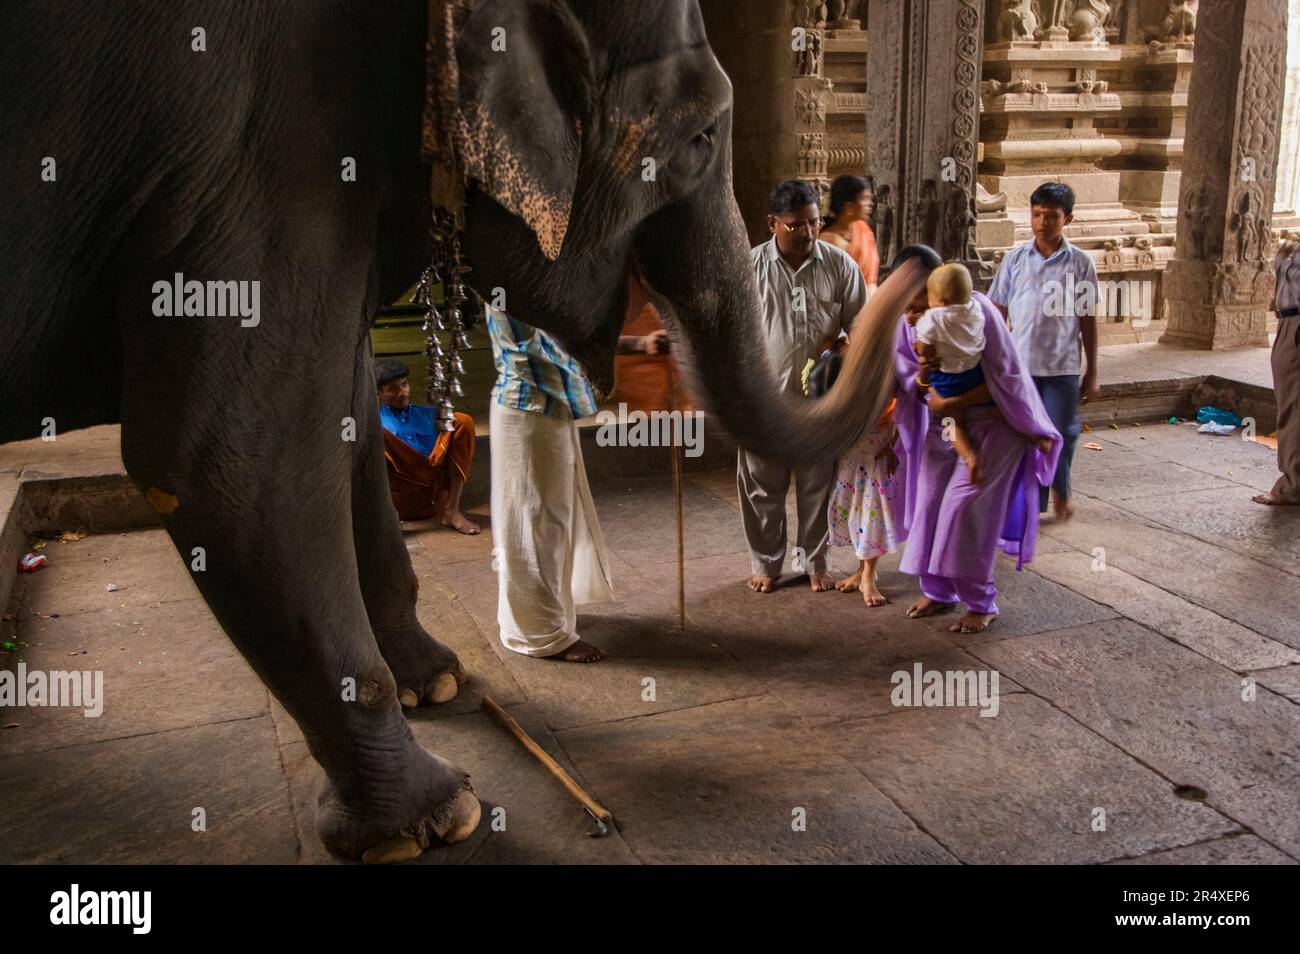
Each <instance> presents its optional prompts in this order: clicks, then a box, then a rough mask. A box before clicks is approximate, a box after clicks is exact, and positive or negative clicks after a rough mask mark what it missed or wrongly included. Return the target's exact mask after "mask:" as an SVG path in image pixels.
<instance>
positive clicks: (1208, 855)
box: [1111, 834, 1300, 865]
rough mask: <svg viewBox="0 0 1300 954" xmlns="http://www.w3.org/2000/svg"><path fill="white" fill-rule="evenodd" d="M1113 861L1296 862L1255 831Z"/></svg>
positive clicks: (1117, 863)
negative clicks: (1249, 833) (1250, 833)
mask: <svg viewBox="0 0 1300 954" xmlns="http://www.w3.org/2000/svg"><path fill="white" fill-rule="evenodd" d="M1111 864H1116V865H1295V864H1300V861H1296V860H1295V859H1294V858H1290V857H1288V856H1287V855H1286V854H1284V853H1283V852H1280V851H1278V850H1277V849H1276V848H1274V847H1273V846H1272V845H1270V844H1269V843H1268V842H1266V841H1264V840H1263V839H1261V838H1258V837H1257V836H1255V835H1245V834H1243V835H1229V836H1228V837H1226V838H1216V839H1214V840H1213V841H1205V842H1202V843H1201V844H1199V845H1187V846H1186V847H1185V848H1171V849H1169V850H1168V851H1157V852H1153V853H1152V854H1149V855H1143V856H1142V857H1140V858H1124V859H1122V860H1120V861H1113V862H1111Z"/></svg>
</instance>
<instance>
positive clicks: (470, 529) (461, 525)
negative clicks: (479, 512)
mask: <svg viewBox="0 0 1300 954" xmlns="http://www.w3.org/2000/svg"><path fill="white" fill-rule="evenodd" d="M442 525H443V526H444V527H451V528H452V529H453V530H458V531H459V532H461V533H463V534H465V535H466V536H470V537H472V536H474V535H475V534H476V533H482V532H483V528H482V527H480V526H479V525H478V524H477V523H475V522H474V521H473V520H471V519H469V517H467V516H465V515H464V514H463V513H461V512H460V511H459V510H452V511H449V512H447V513H445V514H443V515H442Z"/></svg>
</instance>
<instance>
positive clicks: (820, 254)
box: [736, 181, 867, 593]
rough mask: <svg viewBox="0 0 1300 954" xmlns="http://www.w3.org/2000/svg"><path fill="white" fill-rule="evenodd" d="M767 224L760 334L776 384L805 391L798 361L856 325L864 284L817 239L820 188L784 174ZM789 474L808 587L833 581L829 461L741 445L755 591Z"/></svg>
mask: <svg viewBox="0 0 1300 954" xmlns="http://www.w3.org/2000/svg"><path fill="white" fill-rule="evenodd" d="M767 227H768V231H770V232H771V233H772V238H771V239H770V240H768V241H767V242H764V243H763V244H762V245H759V246H757V247H756V248H754V249H753V251H752V252H750V262H751V264H752V265H753V266H754V277H755V278H756V279H757V281H758V294H759V298H760V299H761V302H762V322H763V324H762V329H761V334H762V339H763V343H764V345H765V346H766V350H767V357H768V361H769V362H770V363H771V365H772V369H773V370H774V371H775V372H776V377H777V381H778V383H779V384H780V386H781V388H782V389H783V390H784V391H786V392H787V393H789V394H794V395H798V396H802V395H803V384H802V378H803V371H804V368H805V367H806V366H807V364H808V362H809V360H812V359H815V358H817V357H818V355H819V354H820V353H821V348H822V347H823V346H824V345H825V344H826V343H827V342H829V341H831V340H833V339H835V338H837V337H839V335H840V333H841V332H844V331H847V330H848V329H849V328H850V326H852V324H853V319H854V318H856V317H857V315H858V312H859V311H861V310H862V306H863V305H865V304H866V303H867V285H866V281H865V280H864V279H863V277H862V272H861V271H860V270H859V268H858V266H857V263H856V262H854V261H853V259H852V258H850V257H849V256H848V255H846V254H845V253H844V252H842V251H840V250H839V249H838V248H836V247H835V246H834V245H831V244H829V243H827V242H821V241H818V239H817V233H818V232H819V231H820V229H821V213H820V210H819V203H818V196H817V190H816V189H814V188H813V187H812V186H810V185H809V184H808V183H806V182H798V181H790V182H783V183H781V184H780V185H779V186H777V187H776V189H774V190H773V192H772V197H771V199H770V200H769V202H768V216H767ZM792 473H793V475H794V481H795V514H796V517H797V518H798V527H797V529H796V532H795V540H796V546H797V548H798V551H800V552H799V554H798V555H797V557H796V563H799V562H802V563H803V569H805V570H806V571H807V573H808V578H809V582H810V583H811V585H812V589H813V592H815V593H820V592H823V591H824V590H829V589H831V587H832V584H831V579H830V575H829V574H828V573H827V571H826V569H827V568H826V557H827V553H826V551H827V541H828V538H829V530H828V528H827V522H826V501H827V497H828V495H829V492H830V484H831V480H832V478H833V477H834V473H835V461H834V460H827V461H820V462H818V463H816V464H800V465H798V466H795V467H791V466H789V465H788V464H786V463H785V461H781V460H774V459H772V458H767V457H759V456H758V455H757V454H753V453H750V452H749V451H747V450H746V449H745V448H743V447H742V448H740V451H739V454H738V460H737V464H736V487H737V490H738V491H739V494H740V518H741V524H742V525H743V526H744V529H745V541H746V543H747V544H748V545H749V555H750V562H751V564H752V569H753V574H754V575H753V576H751V577H750V578H749V582H748V584H747V585H748V586H749V588H750V589H751V590H753V591H754V592H756V593H770V592H771V591H772V586H773V584H774V583H775V582H776V579H777V577H778V576H779V575H780V573H781V567H782V565H783V564H784V562H785V549H786V529H785V497H786V493H787V491H788V490H789V487H790V475H791V474H792ZM800 558H801V559H800ZM796 569H797V567H796Z"/></svg>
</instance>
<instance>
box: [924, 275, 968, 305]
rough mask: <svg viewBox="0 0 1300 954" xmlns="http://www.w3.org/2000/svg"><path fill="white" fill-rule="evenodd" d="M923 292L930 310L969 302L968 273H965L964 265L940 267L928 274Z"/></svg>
mask: <svg viewBox="0 0 1300 954" xmlns="http://www.w3.org/2000/svg"><path fill="white" fill-rule="evenodd" d="M925 290H926V293H927V294H928V295H929V296H930V307H931V308H938V307H939V306H940V305H965V304H967V303H968V302H969V301H970V293H971V280H970V272H968V271H966V266H965V265H956V264H952V265H940V266H939V267H938V268H936V269H935V270H934V271H932V272H931V273H930V279H929V281H927V282H926V283H925Z"/></svg>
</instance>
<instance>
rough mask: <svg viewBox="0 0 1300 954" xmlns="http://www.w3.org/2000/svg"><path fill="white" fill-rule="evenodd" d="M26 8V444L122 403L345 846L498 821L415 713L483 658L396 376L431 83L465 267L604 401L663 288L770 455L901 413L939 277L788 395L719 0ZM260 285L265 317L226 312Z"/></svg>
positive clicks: (185, 538)
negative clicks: (451, 164) (440, 603)
mask: <svg viewBox="0 0 1300 954" xmlns="http://www.w3.org/2000/svg"><path fill="white" fill-rule="evenodd" d="M430 16H433V18H434V23H435V25H436V26H438V28H439V29H438V30H435V31H434V36H433V40H432V41H430V40H429V37H430V30H429V26H430ZM6 18H7V23H6V28H5V30H4V31H3V34H2V35H0V71H3V72H2V74H0V75H2V76H3V79H4V85H5V89H6V92H5V97H6V101H7V103H8V108H7V110H6V113H7V119H8V123H7V125H8V126H9V127H10V128H9V130H8V132H9V135H7V136H6V141H7V145H6V147H5V151H4V153H3V154H2V155H0V163H2V164H3V167H4V168H3V172H4V178H3V181H4V185H3V186H0V189H3V190H4V192H3V194H2V195H0V199H3V205H4V208H5V210H6V224H5V228H4V230H3V233H0V252H2V254H0V260H2V261H3V262H4V269H3V271H2V272H0V361H2V362H3V367H4V374H3V376H2V381H3V383H0V400H2V401H3V406H4V408H5V413H4V416H3V421H2V422H0V441H9V440H17V439H24V438H29V437H33V436H35V435H36V434H38V433H40V429H41V426H42V422H43V421H45V420H46V419H49V418H52V419H53V420H54V422H56V426H57V432H58V433H63V432H66V431H67V430H70V429H74V428H80V427H88V426H92V425H97V424H104V423H119V422H120V424H121V449H122V458H123V461H124V464H125V466H126V469H127V472H128V474H129V475H130V478H131V479H132V481H133V482H134V483H135V484H136V485H137V486H138V487H139V488H140V490H141V492H142V493H144V494H145V496H146V498H147V499H148V500H149V501H150V502H151V503H152V504H153V505H154V508H155V509H156V510H157V511H158V513H159V514H160V519H161V522H162V524H163V526H164V528H165V530H166V532H167V533H168V534H169V535H170V537H171V539H172V541H173V543H174V544H175V546H176V548H177V550H178V551H179V552H180V553H181V554H182V555H183V556H184V557H185V558H186V561H187V563H188V562H189V555H190V554H191V553H192V552H193V550H194V548H197V547H202V548H203V550H204V552H205V555H206V567H205V569H204V570H203V571H202V572H198V571H195V572H192V577H193V579H194V582H195V584H196V585H197V587H198V589H199V591H200V593H201V594H202V596H203V598H204V599H205V600H206V601H207V603H208V605H209V606H210V608H211V610H212V612H213V613H214V615H215V617H216V618H217V620H218V621H219V623H220V624H221V626H222V628H223V629H224V630H225V632H226V633H227V635H228V636H229V637H230V638H231V640H232V641H233V642H234V644H235V645H236V647H237V648H238V650H239V651H240V652H241V654H242V655H243V656H244V657H245V658H246V659H247V660H248V662H249V664H250V665H251V667H252V668H253V670H254V671H255V672H256V673H257V675H258V676H259V677H260V678H261V679H262V681H263V682H264V683H265V684H266V685H267V687H268V688H269V689H270V690H271V692H272V693H273V694H274V695H275V697H276V698H277V699H278V700H280V702H281V703H282V704H283V705H284V707H285V708H286V709H287V710H288V712H289V713H290V715H292V717H293V718H294V719H295V720H296V721H297V722H298V724H299V725H300V726H301V728H302V730H303V734H304V737H305V738H306V740H307V744H308V746H309V748H310V750H311V752H312V755H313V756H314V757H315V758H316V760H317V761H318V762H319V763H320V765H321V767H322V768H323V770H324V773H325V777H326V783H325V785H324V787H323V789H322V792H321V795H320V799H319V802H318V805H317V813H316V830H317V833H318V835H319V837H320V838H321V840H322V841H323V843H324V844H325V845H326V846H327V847H329V848H330V849H331V850H333V851H334V852H336V853H338V854H340V855H343V856H345V857H348V858H353V859H361V860H363V861H393V860H399V859H402V858H409V857H413V856H415V855H416V854H418V853H419V852H420V851H422V850H423V849H425V848H427V847H429V846H434V845H438V844H441V843H449V842H453V841H457V840H460V839H463V838H465V837H468V835H469V834H470V833H471V832H472V831H473V830H474V828H475V827H476V825H477V823H478V821H479V816H480V811H481V809H480V806H479V802H478V799H477V797H476V796H475V794H474V792H473V789H472V787H471V785H470V783H469V781H468V778H467V776H466V775H465V774H464V773H462V772H461V771H459V770H458V769H457V768H456V767H455V766H453V765H451V764H450V763H449V762H447V761H445V760H443V759H442V758H440V757H438V756H437V755H434V754H432V753H430V752H428V751H426V750H425V749H424V748H423V747H422V746H420V745H419V744H418V743H417V742H416V741H415V739H414V737H413V735H412V733H411V730H410V728H409V726H408V724H407V721H406V719H405V715H404V712H403V707H404V706H406V707H410V706H412V705H417V704H429V703H438V702H443V701H446V700H447V699H449V698H451V697H453V696H454V695H455V694H456V692H457V689H458V686H459V684H460V682H461V681H462V680H463V679H464V677H465V673H464V671H463V669H462V667H461V665H460V663H459V661H458V660H457V658H456V656H455V654H454V653H453V652H452V651H450V650H449V649H447V648H446V647H444V646H443V645H442V644H440V643H439V642H437V640H436V639H435V638H434V637H433V636H431V635H430V634H429V633H428V632H426V631H425V629H424V628H423V627H422V625H421V624H420V622H419V621H418V619H417V618H416V612H415V604H416V592H417V581H416V577H415V574H414V572H413V570H412V568H411V563H410V558H409V555H408V553H407V551H406V548H405V546H404V544H403V540H402V536H401V530H400V527H399V524H398V519H397V515H396V513H395V511H394V510H393V507H392V504H391V502H390V498H389V495H388V489H387V479H386V474H385V470H384V458H383V446H382V437H381V433H380V427H379V414H378V405H377V399H376V392H375V386H374V379H373V373H372V371H371V357H370V344H369V328H370V325H371V322H372V320H373V316H374V315H375V313H376V309H377V307H378V306H379V305H380V304H381V303H384V302H388V301H392V300H394V299H395V298H396V297H397V296H398V295H400V293H401V291H402V290H403V289H404V288H406V287H409V285H410V284H411V282H412V281H413V280H414V278H415V276H417V275H418V274H419V273H420V271H421V268H422V266H423V265H424V264H426V260H427V244H426V241H427V236H428V232H429V223H430V216H431V211H432V203H433V200H432V198H431V194H430V168H429V166H428V165H427V164H426V162H425V161H424V159H423V157H422V156H421V142H422V136H423V129H424V127H423V123H422V120H423V115H424V112H425V108H426V103H427V102H432V103H434V104H435V105H436V110H437V112H438V115H437V116H436V117H435V122H434V123H433V128H435V129H437V130H439V131H440V132H441V134H442V135H444V136H445V139H444V140H443V141H442V143H441V146H442V148H444V149H445V150H446V151H447V154H449V155H453V156H454V158H455V161H456V163H457V166H458V169H459V173H458V174H459V175H460V176H461V180H460V185H461V188H462V190H463V192H462V194H463V203H464V205H463V215H464V228H463V233H462V242H463V249H464V254H465V260H466V263H467V264H468V266H469V267H470V269H471V270H470V272H469V273H468V276H467V280H468V281H469V283H470V284H471V285H472V287H474V288H475V290H476V291H478V292H479V293H480V294H482V295H483V296H484V298H488V297H489V295H490V293H491V290H492V289H494V288H501V289H504V291H505V294H506V296H507V297H506V301H507V307H508V309H509V311H510V313H511V314H514V315H518V316H520V317H522V318H524V319H525V320H527V321H529V322H530V323H532V324H535V325H536V326H538V327H540V328H542V329H544V330H546V331H548V332H550V333H552V334H554V335H555V336H556V337H557V339H558V340H560V341H561V343H562V344H563V345H564V346H565V347H566V348H568V349H569V350H570V351H571V353H572V354H573V355H574V356H576V357H577V358H578V359H579V360H580V361H581V362H582V363H583V365H584V367H585V368H586V369H587V371H588V372H589V375H590V378H591V381H592V383H593V385H594V386H595V388H596V389H597V391H598V392H601V393H605V392H608V391H609V390H610V388H611V386H612V382H613V355H614V349H615V344H616V341H617V337H618V334H619V329H620V327H621V325H622V323H623V320H624V317H625V315H626V314H627V313H628V311H629V309H630V308H636V307H639V302H640V300H641V297H642V296H645V297H647V298H649V300H651V301H652V302H654V303H655V304H657V305H658V306H659V308H660V311H661V312H662V314H663V315H664V317H665V320H666V322H667V323H668V325H669V328H670V330H671V331H672V334H673V335H674V338H675V340H676V341H678V342H680V344H681V346H682V350H683V351H684V353H685V357H686V359H687V362H688V364H689V365H690V366H691V367H692V368H693V369H694V372H693V373H694V375H695V379H696V381H697V382H698V385H697V393H698V394H699V395H700V396H701V398H702V400H703V402H704V404H705V406H706V407H707V409H708V410H709V411H710V412H712V414H714V415H715V416H716V418H717V419H719V420H720V421H721V422H723V423H725V424H726V426H727V427H728V428H729V430H730V431H731V432H732V433H733V434H734V435H735V436H736V437H737V438H738V439H739V440H742V441H744V442H745V443H746V444H747V445H748V446H750V447H752V448H754V449H755V450H757V451H759V452H762V453H770V454H773V455H781V456H785V457H787V458H788V459H792V460H799V459H810V458H815V457H820V458H826V457H830V456H833V455H834V454H835V453H836V452H837V451H838V450H839V449H841V448H843V447H845V446H847V445H848V444H849V443H850V442H851V441H852V440H853V439H854V438H856V436H857V434H858V433H859V432H860V431H861V429H862V427H863V426H864V425H865V424H866V422H869V421H874V420H876V419H877V418H878V417H879V415H880V413H881V412H882V411H883V409H884V405H885V401H886V397H887V392H888V390H889V387H888V386H889V375H890V371H889V367H890V356H889V352H890V348H889V341H890V339H891V337H892V334H893V326H894V322H895V321H896V318H897V316H898V315H899V314H900V313H901V311H902V310H903V309H902V306H903V302H904V301H905V300H906V299H908V298H910V297H911V294H912V291H913V289H914V287H915V285H916V282H917V280H916V278H915V277H914V276H913V275H912V273H911V272H910V271H909V270H908V269H907V268H903V269H901V270H900V272H901V273H900V275H899V276H897V277H896V278H895V279H894V280H893V281H891V282H889V283H887V284H886V285H885V286H882V288H881V290H880V291H878V292H877V294H876V296H875V297H874V298H873V299H872V302H871V303H870V304H869V306H868V308H867V311H866V312H865V313H864V314H863V315H862V316H860V317H859V321H861V322H864V323H865V324H864V327H865V328H866V329H867V332H866V333H864V334H861V335H855V336H854V345H853V347H852V348H851V349H850V352H849V354H848V356H847V358H846V362H845V370H844V372H843V373H842V374H841V376H840V380H839V382H838V383H837V384H836V387H835V388H834V389H833V390H832V391H831V393H830V394H829V395H827V396H826V397H824V398H822V399H820V400H818V401H810V400H798V399H794V398H787V397H783V396H781V395H780V394H779V392H778V388H777V386H776V384H775V379H774V377H773V374H772V371H771V369H770V367H769V366H768V365H767V363H766V360H765V357H764V355H763V353H762V351H761V348H760V345H759V340H758V336H757V334H756V329H757V323H758V320H759V315H758V308H759V303H758V296H757V290H756V286H755V282H754V278H753V275H752V272H751V270H750V267H749V265H748V242H747V241H746V237H745V230H744V228H743V225H742V222H741V219H740V214H739V211H738V208H737V205H736V202H735V199H734V196H733V194H732V187H731V146H730V131H731V107H732V103H731V87H730V83H729V82H728V80H727V77H726V75H725V73H724V72H723V70H722V69H721V67H720V65H719V64H718V61H717V59H716V58H715V57H714V55H713V53H712V51H711V50H710V48H709V46H708V41H707V38H706V36H705V32H704V26H703V21H702V18H701V15H700V11H699V9H698V7H697V5H696V3H695V2H694V0H646V2H643V3H641V4H636V5H630V4H622V3H608V2H606V0H449V2H446V3H433V4H429V3H428V2H427V0H335V2H331V3H317V2H307V0H301V2H299V0H263V2H257V3H240V4H231V3H224V2H217V0H182V2H175V3H170V2H169V3H166V4H157V3H145V2H143V0H140V2H131V0H106V2H104V3H99V4H94V5H92V6H90V7H86V6H85V5H82V4H79V3H75V2H71V0H68V2H62V3H54V2H45V3H39V4H38V3H26V4H22V3H20V4H16V5H10V7H9V9H8V10H7V11H6ZM499 31H500V32H499ZM502 40H504V44H502V43H501V42H500V41H502ZM494 41H496V45H498V46H501V45H504V48H503V49H501V50H497V49H494ZM426 45H427V46H428V48H429V50H430V51H431V53H430V56H431V57H432V65H430V62H431V61H430V60H428V59H426ZM426 87H427V88H428V90H430V91H431V94H432V95H430V96H427V97H426ZM15 130H18V131H20V133H19V134H17V135H15ZM646 159H651V160H654V161H653V162H652V163H647V162H645V160H646ZM349 166H350V168H351V169H352V170H353V171H354V175H352V176H350V177H349V176H348V175H346V174H344V173H345V172H346V170H347V169H348V168H349ZM651 168H653V169H654V170H655V172H654V174H653V175H647V174H645V172H646V170H648V169H651ZM341 170H342V171H341ZM190 282H199V283H205V284H202V285H201V286H199V288H198V294H197V295H196V296H194V297H193V300H192V298H191V295H190V287H191V286H190V284H189V283H190ZM173 283H174V285H175V289H176V290H175V291H174V292H173V291H169V290H168V289H170V288H171V287H172V285H173ZM234 283H238V288H239V289H240V290H241V296H242V297H240V299H239V301H240V302H241V304H251V307H249V308H248V309H247V313H245V312H243V311H241V312H240V313H239V315H233V314H225V311H226V310H227V309H224V308H223V307H221V304H222V299H221V295H222V294H223V293H224V291H223V290H228V289H230V288H232V287H233V286H234ZM214 286H217V293H216V294H215V296H214V293H213V287H214ZM249 289H251V292H250V293H249V294H247V295H243V294H242V293H243V292H244V291H246V290H249ZM182 292H183V298H184V300H183V301H182ZM205 294H206V297H204V296H205ZM214 297H215V299H216V305H214V304H213V302H214ZM232 300H233V298H232ZM205 303H206V304H205ZM229 310H230V311H232V312H233V311H234V305H233V304H232V305H231V307H230V309H229ZM212 312H217V313H216V314H214V313H212ZM253 312H256V315H254V314H253ZM348 422H352V423H353V425H354V427H353V431H352V433H353V436H354V437H355V439H352V440H349V439H348V433H349V429H348V427H347V424H348ZM494 452H496V453H505V452H508V449H506V448H500V449H494ZM349 686H351V687H352V690H353V691H352V692H351V693H349V692H348V687H349Z"/></svg>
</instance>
